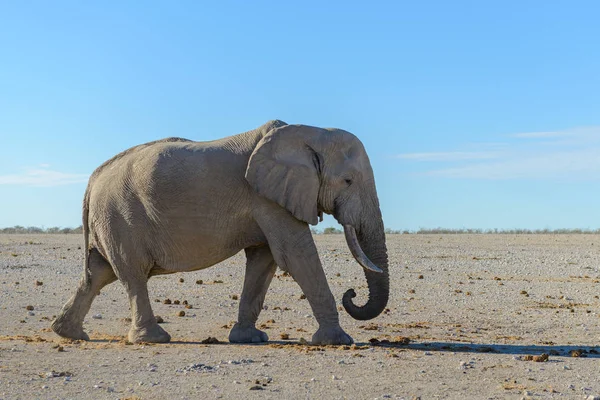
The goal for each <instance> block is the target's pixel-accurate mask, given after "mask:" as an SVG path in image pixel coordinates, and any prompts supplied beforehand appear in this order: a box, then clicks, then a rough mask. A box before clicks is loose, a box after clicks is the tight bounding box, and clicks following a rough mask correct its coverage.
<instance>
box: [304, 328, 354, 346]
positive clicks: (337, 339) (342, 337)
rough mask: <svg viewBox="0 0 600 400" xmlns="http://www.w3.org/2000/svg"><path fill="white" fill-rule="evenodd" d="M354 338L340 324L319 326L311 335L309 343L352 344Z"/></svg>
mask: <svg viewBox="0 0 600 400" xmlns="http://www.w3.org/2000/svg"><path fill="white" fill-rule="evenodd" d="M352 343H354V340H352V338H351V337H350V335H348V334H347V333H346V332H344V330H343V329H342V328H341V327H340V326H334V327H331V326H330V327H327V328H323V327H321V328H319V329H318V330H317V332H315V334H314V335H313V337H312V341H311V344H321V345H323V344H352Z"/></svg>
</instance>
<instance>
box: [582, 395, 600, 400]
mask: <svg viewBox="0 0 600 400" xmlns="http://www.w3.org/2000/svg"><path fill="white" fill-rule="evenodd" d="M585 400H600V396H593V395H591V394H590V395H589V396H588V397H586V398H585Z"/></svg>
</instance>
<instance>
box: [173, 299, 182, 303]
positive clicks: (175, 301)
mask: <svg viewBox="0 0 600 400" xmlns="http://www.w3.org/2000/svg"><path fill="white" fill-rule="evenodd" d="M180 303H181V302H180V301H179V300H173V304H180Z"/></svg>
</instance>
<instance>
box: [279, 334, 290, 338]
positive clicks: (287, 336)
mask: <svg viewBox="0 0 600 400" xmlns="http://www.w3.org/2000/svg"><path fill="white" fill-rule="evenodd" d="M279 337H280V338H281V339H282V340H290V335H289V333H282V334H280V335H279Z"/></svg>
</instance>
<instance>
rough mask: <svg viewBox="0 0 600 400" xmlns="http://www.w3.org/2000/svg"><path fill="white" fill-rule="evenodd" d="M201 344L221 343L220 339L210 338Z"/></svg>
mask: <svg viewBox="0 0 600 400" xmlns="http://www.w3.org/2000/svg"><path fill="white" fill-rule="evenodd" d="M200 343H202V344H219V343H221V342H220V341H219V339H217V338H215V337H212V336H209V337H207V338H206V339H204V340H203V341H201V342H200Z"/></svg>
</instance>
